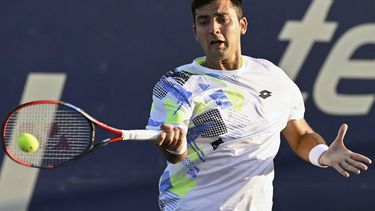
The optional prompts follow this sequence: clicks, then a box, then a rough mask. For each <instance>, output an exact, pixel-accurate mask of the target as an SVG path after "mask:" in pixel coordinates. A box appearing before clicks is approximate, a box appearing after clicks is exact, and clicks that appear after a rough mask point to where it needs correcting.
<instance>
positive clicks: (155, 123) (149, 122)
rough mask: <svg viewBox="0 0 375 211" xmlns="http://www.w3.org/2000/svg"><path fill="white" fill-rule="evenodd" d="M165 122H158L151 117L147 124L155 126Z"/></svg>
mask: <svg viewBox="0 0 375 211" xmlns="http://www.w3.org/2000/svg"><path fill="white" fill-rule="evenodd" d="M162 124H164V122H158V121H155V120H153V119H149V120H148V123H147V125H148V126H153V127H160V126H161V125H162Z"/></svg>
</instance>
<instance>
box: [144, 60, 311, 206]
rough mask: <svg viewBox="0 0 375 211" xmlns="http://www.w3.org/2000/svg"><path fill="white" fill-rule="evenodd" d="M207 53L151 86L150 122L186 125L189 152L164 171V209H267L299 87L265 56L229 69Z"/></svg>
mask: <svg viewBox="0 0 375 211" xmlns="http://www.w3.org/2000/svg"><path fill="white" fill-rule="evenodd" d="M204 59H205V58H204V57H201V58H197V59H195V60H194V61H193V62H192V63H191V64H187V65H183V66H180V67H178V68H176V69H175V70H174V71H171V72H168V73H167V74H166V75H164V76H163V77H162V78H161V79H160V80H159V82H158V83H157V84H156V85H155V87H154V90H153V103H152V108H151V112H150V118H149V121H148V125H147V127H146V128H147V129H159V128H160V125H162V124H171V125H174V126H178V127H181V128H184V129H186V130H187V131H188V133H187V142H188V156H187V158H186V159H185V160H183V161H181V162H179V163H177V164H171V163H168V164H167V167H166V169H165V171H164V173H163V174H162V176H161V178H160V183H159V190H160V197H159V205H160V208H161V210H165V211H170V210H189V211H192V210H205V211H208V210H241V211H242V210H257V211H264V210H267V211H270V210H271V209H272V193H273V187H272V181H273V177H274V175H273V173H274V167H273V159H274V157H275V155H276V153H277V152H278V149H279V145H280V132H281V131H282V130H283V128H285V126H286V124H287V122H288V121H289V120H292V119H301V118H303V115H304V110H305V108H304V103H303V99H302V95H301V92H300V90H299V88H298V87H297V86H296V85H295V84H294V82H293V81H292V80H290V79H289V78H288V77H287V75H286V74H285V73H284V72H283V71H282V70H281V69H280V68H278V67H277V66H275V65H274V64H272V63H271V62H269V61H267V60H264V59H255V58H251V57H247V56H243V57H242V67H241V68H240V69H237V70H231V71H225V70H213V69H209V68H206V67H203V66H202V65H201V64H202V63H203V62H204Z"/></svg>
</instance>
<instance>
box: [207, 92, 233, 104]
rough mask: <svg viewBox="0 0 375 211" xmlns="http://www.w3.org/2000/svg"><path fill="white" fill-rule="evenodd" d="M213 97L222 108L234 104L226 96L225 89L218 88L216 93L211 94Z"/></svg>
mask: <svg viewBox="0 0 375 211" xmlns="http://www.w3.org/2000/svg"><path fill="white" fill-rule="evenodd" d="M210 97H211V99H213V100H215V102H216V104H217V105H218V106H220V107H221V108H228V107H230V106H232V103H231V102H230V101H229V99H228V97H227V96H225V94H224V92H223V90H218V91H216V92H215V93H213V94H211V95H210Z"/></svg>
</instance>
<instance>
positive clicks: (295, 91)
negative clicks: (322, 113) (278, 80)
mask: <svg viewBox="0 0 375 211" xmlns="http://www.w3.org/2000/svg"><path fill="white" fill-rule="evenodd" d="M290 81H291V83H292V86H291V88H292V91H291V102H292V104H291V110H290V114H289V120H298V119H302V118H304V114H305V102H304V100H303V97H302V93H301V91H300V89H299V88H298V86H297V85H296V84H295V83H294V82H293V81H292V80H290Z"/></svg>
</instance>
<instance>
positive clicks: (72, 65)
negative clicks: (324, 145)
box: [0, 0, 375, 211]
mask: <svg viewBox="0 0 375 211" xmlns="http://www.w3.org/2000/svg"><path fill="white" fill-rule="evenodd" d="M243 6H244V11H245V15H246V16H247V19H248V21H249V29H248V32H247V34H246V35H245V36H244V37H243V39H242V46H243V53H244V54H246V55H250V56H252V57H261V58H267V59H269V60H270V61H272V62H274V63H275V64H278V65H280V66H281V67H282V68H283V69H284V70H285V71H286V72H287V74H288V75H289V76H290V77H291V78H292V79H293V80H294V81H295V82H296V83H297V84H298V85H299V87H300V88H301V90H302V91H303V94H304V97H305V102H306V116H305V117H306V119H307V120H308V121H309V122H310V124H311V126H312V127H313V128H314V129H315V130H316V131H317V132H319V133H321V134H322V135H323V136H324V137H325V138H326V140H327V142H328V143H330V142H331V141H332V140H333V139H334V138H335V137H336V134H337V130H338V128H339V126H340V125H341V124H342V123H344V122H346V123H348V124H349V131H348V133H347V136H346V145H347V146H348V148H350V149H352V150H353V151H356V152H361V153H363V154H366V155H368V156H369V157H370V158H372V159H373V160H375V156H374V154H375V153H374V150H375V133H374V129H375V106H374V104H375V13H374V11H375V2H374V0H361V1H355V0H340V1H334V0H299V1H296V0H284V1H278V0H244V1H243ZM191 25H192V17H191V11H190V1H167V0H153V1H146V0H137V1H122V0H111V1H104V0H81V1H74V0H65V1H57V0H49V1H42V0H29V1H21V0H1V1H0V92H1V94H0V118H1V119H4V117H5V116H6V114H7V112H8V111H9V110H10V109H11V108H12V107H14V106H16V105H18V104H19V103H21V102H25V101H30V100H37V99H46V98H49V99H52V98H53V99H61V100H63V101H66V102H70V103H73V104H75V105H78V106H79V107H81V108H82V109H84V110H85V111H86V112H88V113H89V114H91V115H93V116H94V117H96V118H97V119H98V120H101V121H103V122H105V123H107V124H109V125H113V126H115V127H119V128H132V129H135V128H144V127H145V125H146V123H147V118H148V114H149V109H150V104H151V94H152V88H153V86H154V84H155V83H156V81H157V80H158V79H159V77H160V76H161V75H163V74H164V73H166V72H168V71H169V70H173V69H174V68H175V67H176V66H179V65H182V64H186V63H190V62H191V61H192V60H193V59H194V58H196V57H198V56H202V55H203V53H202V51H201V49H200V47H199V46H198V43H196V41H195V39H194V36H193V34H192V28H191ZM100 136H105V134H101V133H99V137H100ZM164 167H165V160H164V158H163V157H162V155H161V153H159V151H158V149H157V148H156V147H155V146H154V145H153V144H151V143H127V144H121V143H118V144H115V145H111V146H108V147H107V148H105V149H101V150H98V151H96V152H95V153H93V154H90V155H89V156H87V157H85V158H84V159H82V160H80V161H79V162H75V163H74V164H72V165H69V166H66V167H63V168H58V169H55V170H41V171H39V170H37V169H29V168H26V167H22V166H18V165H16V164H14V163H13V162H12V161H10V160H9V159H8V158H7V157H6V156H5V155H4V153H3V152H2V151H1V152H0V210H1V211H14V210H17V211H18V210H20V211H23V210H29V211H50V210H53V211H64V210H70V211H80V210H158V205H157V197H158V186H157V183H158V180H159V177H160V175H161V173H162V171H163V169H164ZM275 168H276V170H275V171H276V177H275V181H274V184H275V185H274V186H275V189H274V211H299V210H304V211H310V210H311V211H313V210H314V211H315V210H321V211H331V210H341V211H352V210H359V211H371V210H375V201H374V200H373V196H374V194H375V181H374V178H375V168H374V167H373V166H372V167H370V169H369V170H368V171H367V172H364V173H363V174H361V175H359V176H357V175H352V176H351V177H350V178H344V177H342V176H340V175H339V174H338V173H336V172H335V171H334V170H332V169H320V168H318V167H314V166H312V165H311V164H308V163H306V162H305V161H302V160H301V159H299V158H298V157H297V156H296V155H294V154H293V153H292V152H291V150H290V149H289V147H288V145H287V144H286V142H285V141H284V140H283V141H282V144H281V148H280V152H279V154H278V156H277V158H276V160H275Z"/></svg>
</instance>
